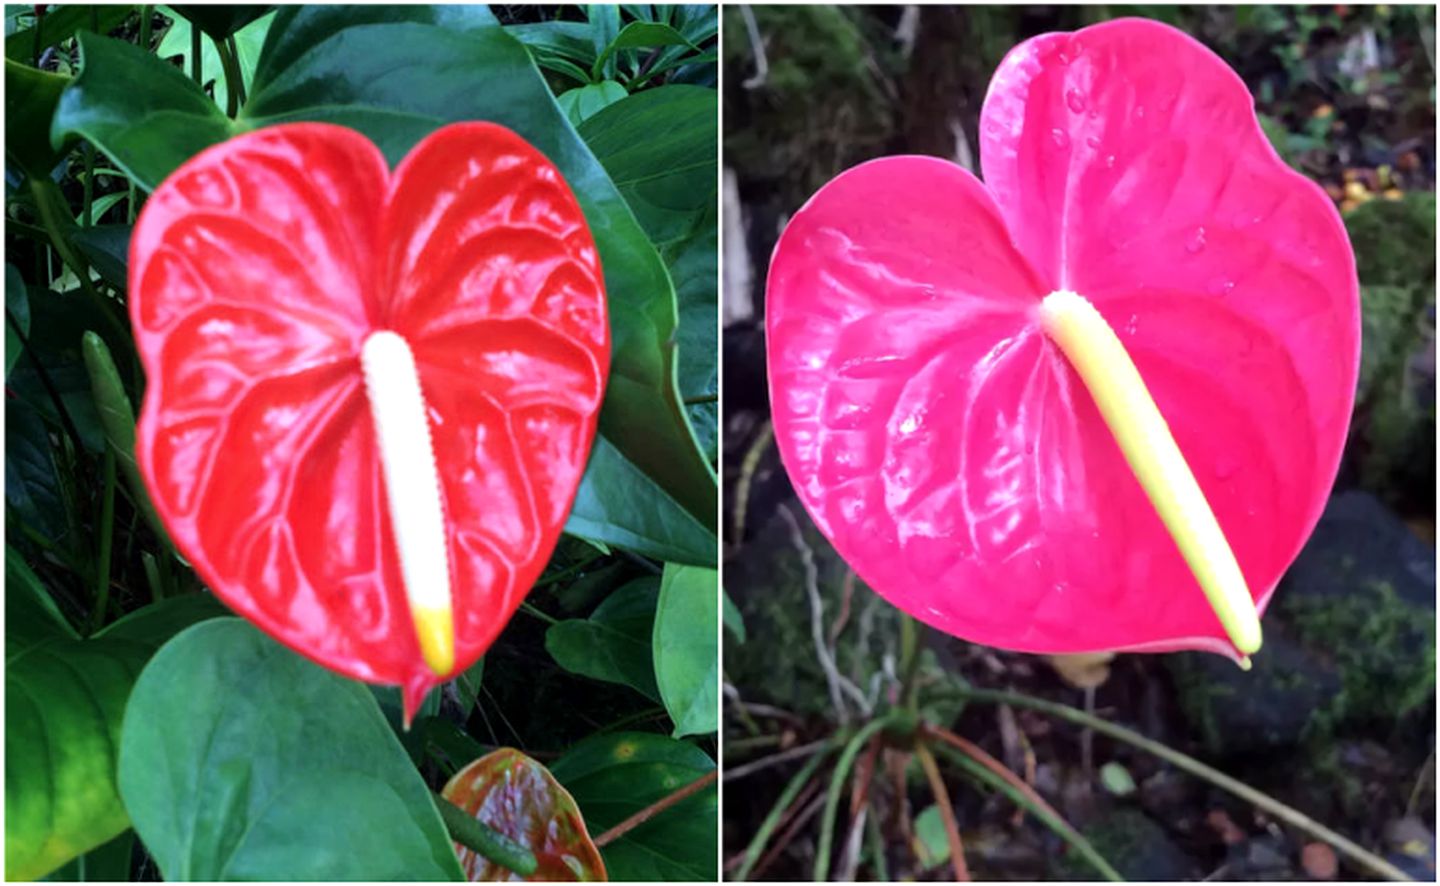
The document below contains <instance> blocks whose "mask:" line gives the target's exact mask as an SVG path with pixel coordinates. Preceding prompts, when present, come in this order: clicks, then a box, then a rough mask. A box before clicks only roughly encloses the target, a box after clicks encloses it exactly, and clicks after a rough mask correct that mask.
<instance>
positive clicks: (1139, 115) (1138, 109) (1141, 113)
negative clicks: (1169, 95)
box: [1135, 105, 1145, 120]
mask: <svg viewBox="0 0 1440 886" xmlns="http://www.w3.org/2000/svg"><path fill="white" fill-rule="evenodd" d="M1135 119H1136V120H1144V119H1145V106H1144V105H1136V106H1135Z"/></svg>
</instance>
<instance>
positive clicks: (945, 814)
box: [915, 741, 970, 883]
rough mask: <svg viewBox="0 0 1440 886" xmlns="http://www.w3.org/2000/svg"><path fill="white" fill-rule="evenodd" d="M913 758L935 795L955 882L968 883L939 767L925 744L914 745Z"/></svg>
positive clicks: (963, 852)
mask: <svg viewBox="0 0 1440 886" xmlns="http://www.w3.org/2000/svg"><path fill="white" fill-rule="evenodd" d="M915 757H916V758H917V759H918V760H919V761H920V768H921V769H924V770H925V778H926V780H927V781H929V782H930V793H932V794H934V795H935V806H936V808H938V809H939V810H940V821H941V822H942V823H943V824H944V825H945V840H946V842H948V843H949V844H950V867H951V869H952V870H954V872H955V880H956V882H960V883H968V882H969V881H970V870H969V868H967V867H966V866H965V844H964V843H962V842H960V825H959V823H958V822H956V821H955V807H954V806H951V805H950V792H949V791H947V790H946V789H945V779H943V778H941V777H940V767H939V766H937V765H935V755H934V754H932V753H931V752H930V748H929V747H928V746H927V745H926V744H925V742H923V741H921V742H916V743H915Z"/></svg>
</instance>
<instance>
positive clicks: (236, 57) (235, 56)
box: [225, 34, 245, 107]
mask: <svg viewBox="0 0 1440 886" xmlns="http://www.w3.org/2000/svg"><path fill="white" fill-rule="evenodd" d="M225 42H226V43H227V44H228V45H229V46H230V58H231V60H232V61H233V62H234V63H235V95H236V96H237V97H238V98H239V101H240V105H241V106H242V107H243V106H244V105H245V75H244V73H243V72H242V71H241V69H240V46H239V44H237V43H236V42H235V35H234V34H231V35H230V36H229V37H226V38H225Z"/></svg>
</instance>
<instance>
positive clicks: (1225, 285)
mask: <svg viewBox="0 0 1440 886" xmlns="http://www.w3.org/2000/svg"><path fill="white" fill-rule="evenodd" d="M1209 289H1210V294H1211V295H1218V296H1220V297H1221V298H1224V297H1225V296H1227V295H1229V294H1230V293H1232V292H1234V291H1235V281H1234V280H1229V279H1226V278H1225V277H1217V278H1216V279H1215V280H1212V281H1211V282H1210V286H1209Z"/></svg>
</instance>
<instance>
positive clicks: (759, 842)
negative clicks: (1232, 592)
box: [735, 742, 838, 881]
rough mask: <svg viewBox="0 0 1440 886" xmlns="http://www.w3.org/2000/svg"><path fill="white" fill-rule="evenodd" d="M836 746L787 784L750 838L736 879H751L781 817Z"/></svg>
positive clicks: (825, 750) (823, 750)
mask: <svg viewBox="0 0 1440 886" xmlns="http://www.w3.org/2000/svg"><path fill="white" fill-rule="evenodd" d="M836 744H838V742H831V743H830V744H828V745H826V746H825V747H823V748H821V749H820V750H818V751H816V752H815V755H814V756H813V757H811V758H810V759H809V760H807V761H805V765H804V766H802V767H800V771H799V772H797V773H795V776H794V777H793V778H791V779H790V781H789V782H787V783H786V785H785V788H784V790H782V791H781V792H780V798H779V799H778V800H776V801H775V805H774V806H773V807H771V809H770V813H769V814H768V815H766V816H765V820H764V821H762V822H760V827H759V829H758V830H756V831H755V836H753V837H751V838H750V845H749V846H746V847H745V861H744V863H743V864H741V865H740V869H739V870H737V871H736V872H735V879H736V880H737V881H741V880H746V879H749V877H750V871H751V870H753V869H754V867H755V865H756V864H757V863H759V861H760V853H762V852H763V851H764V850H765V844H766V843H769V842H770V836H771V835H772V834H774V833H775V829H776V828H778V827H779V826H780V817H781V816H783V815H784V814H785V810H786V809H789V808H790V804H791V803H794V802H795V797H796V796H798V795H799V793H800V791H801V790H803V789H804V787H805V784H806V783H807V782H809V781H810V777H811V776H813V775H814V774H815V770H817V769H819V768H820V764H822V763H824V762H825V760H826V758H828V757H829V756H830V752H831V751H832V750H834V749H835V745H836Z"/></svg>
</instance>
